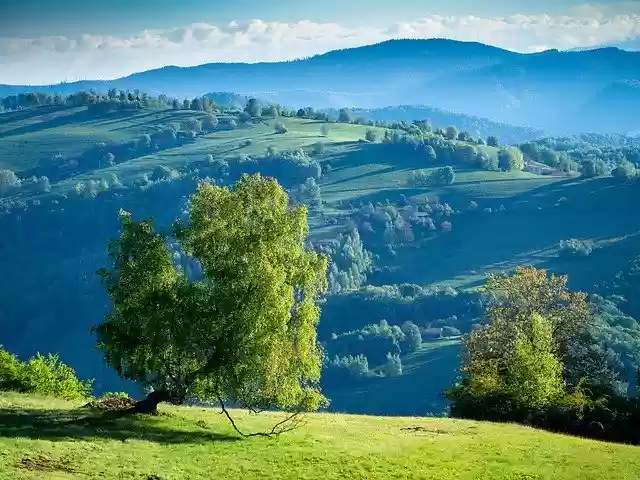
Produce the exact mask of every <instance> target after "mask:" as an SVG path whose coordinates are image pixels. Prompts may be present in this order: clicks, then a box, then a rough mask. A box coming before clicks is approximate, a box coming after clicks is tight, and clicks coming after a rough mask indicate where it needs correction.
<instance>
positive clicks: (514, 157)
mask: <svg viewBox="0 0 640 480" xmlns="http://www.w3.org/2000/svg"><path fill="white" fill-rule="evenodd" d="M498 163H499V165H500V169H502V170H504V171H506V172H511V171H520V170H522V169H524V156H523V155H522V151H521V150H520V149H519V148H517V147H506V148H501V149H500V151H499V152H498Z"/></svg>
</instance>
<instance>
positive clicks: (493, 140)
mask: <svg viewBox="0 0 640 480" xmlns="http://www.w3.org/2000/svg"><path fill="white" fill-rule="evenodd" d="M499 145H500V142H499V141H498V137H496V136H494V135H489V136H488V137H487V146H489V147H498V146H499Z"/></svg>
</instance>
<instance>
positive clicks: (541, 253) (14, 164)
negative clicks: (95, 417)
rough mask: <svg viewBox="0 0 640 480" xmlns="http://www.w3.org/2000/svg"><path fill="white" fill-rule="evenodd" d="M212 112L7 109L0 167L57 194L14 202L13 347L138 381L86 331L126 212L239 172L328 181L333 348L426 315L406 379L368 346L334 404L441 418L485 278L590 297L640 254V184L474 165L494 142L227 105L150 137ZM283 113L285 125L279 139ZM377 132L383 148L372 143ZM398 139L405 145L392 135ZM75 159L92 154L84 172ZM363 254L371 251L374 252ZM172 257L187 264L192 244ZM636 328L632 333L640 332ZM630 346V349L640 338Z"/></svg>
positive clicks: (6, 288) (10, 224)
mask: <svg viewBox="0 0 640 480" xmlns="http://www.w3.org/2000/svg"><path fill="white" fill-rule="evenodd" d="M203 115H205V114H204V112H199V111H193V110H173V109H164V110H150V109H143V110H141V111H134V112H117V113H111V114H108V115H97V116H96V115H88V114H87V112H86V110H85V109H84V107H73V108H57V107H39V108H36V109H28V110H23V111H17V112H9V113H5V114H3V115H2V116H1V117H0V121H1V123H0V129H1V130H0V152H2V153H0V170H2V169H5V168H8V169H11V170H13V171H14V172H15V173H16V174H17V175H18V176H19V177H20V178H22V179H24V178H25V177H27V176H28V175H31V174H34V172H36V173H37V174H38V175H43V174H47V176H48V178H49V180H50V183H51V184H50V190H51V191H45V190H35V191H34V190H30V189H25V188H21V189H20V190H18V191H17V193H15V194H11V195H9V196H7V197H6V198H4V199H2V200H1V201H0V207H1V208H0V212H2V213H3V214H2V215H0V229H1V230H2V232H3V235H2V236H0V256H1V258H2V259H3V265H2V272H3V275H1V276H0V304H2V305H3V306H4V307H3V311H2V315H3V318H2V322H1V323H0V337H1V338H2V344H3V345H4V346H5V347H6V348H8V349H9V350H10V351H12V352H14V353H16V354H18V355H19V356H21V357H28V356H30V355H33V354H35V353H36V352H37V351H41V352H60V354H61V358H62V359H63V360H64V361H65V362H67V363H69V364H71V365H74V367H75V368H76V370H77V372H78V374H79V376H81V377H83V378H96V379H97V382H96V389H97V392H102V391H114V390H123V389H127V390H129V391H132V392H135V391H136V390H135V388H134V387H132V386H131V385H130V384H127V383H124V382H122V381H120V380H119V379H117V378H116V376H115V374H114V373H113V372H112V371H110V370H108V369H107V368H106V367H105V366H104V365H103V363H102V360H101V358H100V356H99V354H98V353H97V352H96V351H95V349H94V339H93V337H92V336H91V335H90V333H89V331H88V329H89V327H91V326H92V325H95V324H96V323H98V322H99V321H100V320H101V319H102V318H103V317H104V315H105V314H106V312H107V311H108V308H109V302H108V299H107V297H106V295H105V292H104V290H103V288H102V287H101V285H100V283H99V280H98V278H97V276H96V275H95V272H96V270H98V269H99V268H101V267H103V266H104V265H105V262H106V246H107V243H108V241H109V240H110V239H111V238H113V237H114V236H116V235H117V233H118V219H117V213H118V211H119V209H120V208H124V209H126V210H128V211H130V212H131V213H132V214H133V216H134V217H135V218H145V217H153V218H154V219H155V221H156V223H157V224H158V226H159V227H160V228H165V227H167V226H169V225H170V224H171V222H172V221H173V220H175V219H176V218H179V217H181V216H182V215H184V211H185V209H186V200H187V199H188V197H189V196H190V195H191V194H192V193H193V192H194V190H195V187H196V185H197V183H198V181H199V180H201V179H203V178H209V179H214V180H215V181H216V182H218V183H222V184H229V183H231V182H233V181H234V180H235V179H237V178H239V176H240V174H241V173H243V172H255V171H259V172H262V173H263V174H266V175H273V176H275V177H276V178H277V179H278V180H279V181H280V182H281V183H282V184H283V185H285V187H286V188H287V189H288V190H289V191H290V193H291V195H292V196H295V195H299V194H300V192H301V189H300V186H301V184H303V182H305V180H306V179H307V178H314V179H315V180H314V183H315V185H316V186H317V187H319V188H318V189H317V191H316V194H317V195H318V196H319V199H320V201H319V202H318V197H316V198H315V199H309V198H306V199H304V202H307V203H309V204H310V205H311V209H310V226H311V241H312V242H313V244H314V246H316V247H318V248H319V247H327V248H330V249H333V250H330V253H331V255H332V258H334V259H335V261H336V265H338V264H340V265H339V268H338V271H337V272H333V273H332V275H331V278H330V280H331V282H330V283H331V286H332V291H331V294H330V295H329V296H328V297H327V299H326V301H325V303H324V304H323V307H322V311H323V313H322V318H321V322H320V325H319V335H320V340H321V341H322V342H323V343H324V345H325V347H326V348H327V351H328V352H329V354H330V359H332V358H333V357H334V356H340V357H345V356H347V355H355V354H364V353H365V352H363V351H356V350H355V348H356V347H354V344H353V343H349V342H350V341H351V340H350V339H351V338H357V337H358V335H359V334H358V331H359V330H361V329H364V328H366V327H367V326H371V325H378V324H380V323H381V321H383V320H386V321H387V322H388V323H389V324H390V325H393V326H401V325H403V324H404V322H407V321H410V322H413V323H414V324H415V325H417V327H418V328H420V329H421V331H422V333H423V334H424V336H423V339H422V341H421V345H419V346H418V348H417V349H415V351H408V350H406V349H404V350H400V349H398V348H399V347H398V345H391V346H390V347H391V348H396V349H398V353H399V355H400V356H401V359H402V362H403V373H402V375H399V376H397V377H392V376H385V375H383V374H382V372H384V371H385V365H384V362H385V356H384V355H385V354H386V353H387V351H384V352H382V355H380V353H381V352H379V351H372V352H371V353H368V357H369V358H368V361H369V366H368V370H367V375H365V376H363V377H362V378H358V379H351V378H349V379H347V380H345V379H344V378H340V377H339V375H338V376H336V377H335V378H333V379H332V377H331V375H327V377H326V381H325V384H324V385H323V387H324V389H325V391H326V393H327V395H328V396H329V397H330V398H331V399H332V400H333V403H332V407H331V408H332V409H335V410H336V411H342V412H350V413H367V414H385V415H390V414H398V415H422V414H428V413H430V414H438V413H441V412H442V411H443V410H444V408H445V402H444V399H443V397H442V395H441V392H442V390H443V389H444V388H446V387H447V386H448V385H450V384H451V383H452V382H453V381H454V379H455V376H456V369H457V366H458V359H457V354H458V346H457V341H456V340H455V337H456V336H457V335H459V334H460V333H464V332H466V331H469V329H470V328H471V325H472V324H473V323H475V322H478V321H479V318H480V317H481V316H482V315H483V309H482V302H481V299H479V298H478V296H477V294H475V293H474V292H473V289H474V288H475V287H477V286H478V285H479V284H481V283H482V282H483V280H484V278H485V277H486V274H487V273H488V272H492V271H496V270H508V269H511V268H513V267H515V266H516V265H519V264H533V265H537V266H541V267H544V268H548V269H550V270H552V271H554V272H558V273H563V274H564V273H567V274H569V275H570V285H571V287H572V288H581V289H585V290H586V291H588V292H590V293H592V292H595V291H596V286H597V285H599V284H600V283H602V282H604V281H607V280H609V279H611V278H612V277H613V276H614V275H615V274H616V273H617V272H618V271H620V270H621V269H623V268H624V267H625V265H626V264H627V262H628V261H629V259H630V258H632V257H633V256H634V255H638V254H640V245H639V244H638V242H637V235H638V233H639V232H640V217H638V215H637V211H636V210H637V204H638V199H639V198H640V191H639V190H638V188H637V184H634V183H632V182H626V183H625V182H618V181H615V180H614V179H612V178H611V177H601V178H593V179H582V178H578V177H576V176H560V175H549V176H545V175H537V174H534V173H529V172H524V171H507V172H502V171H489V170H486V169H481V168H479V166H478V164H477V162H478V161H479V160H482V161H483V162H488V163H491V162H497V159H498V154H499V149H498V148H496V147H488V146H485V145H476V144H472V143H470V142H469V141H458V140H450V141H449V140H447V141H445V140H444V139H443V137H442V136H441V135H438V134H436V133H433V132H431V133H429V132H426V131H425V132H420V136H421V137H420V138H421V139H422V140H421V141H425V142H432V143H433V145H435V146H436V147H438V155H439V156H440V158H436V159H433V158H430V157H429V155H428V153H427V149H425V148H422V147H421V148H415V147H414V144H412V143H411V141H407V142H405V141H404V140H403V138H404V137H403V136H404V135H405V134H406V132H404V131H400V130H393V129H391V128H388V129H387V128H382V127H368V126H365V125H356V124H346V123H325V122H323V121H317V120H311V119H308V118H297V117H281V118H279V119H278V120H275V119H273V118H268V117H262V118H260V119H254V120H252V121H248V122H244V123H242V122H238V125H237V126H236V127H235V128H231V127H229V125H230V121H231V120H233V119H235V118H237V116H236V114H234V113H231V112H229V111H226V112H218V113H217V118H218V120H219V126H218V127H216V128H215V129H213V130H212V131H206V132H204V131H203V132H201V133H199V134H198V135H196V136H194V137H193V138H191V139H189V140H188V141H186V140H185V141H182V140H181V141H176V142H173V143H171V144H170V145H164V144H162V145H160V144H158V145H156V144H155V143H154V142H155V141H156V140H155V139H156V137H155V135H156V134H157V133H158V132H159V131H160V130H162V129H164V128H165V127H166V126H167V125H169V124H174V123H178V124H181V125H184V124H187V123H192V120H193V118H194V117H200V116H203ZM276 122H279V123H281V124H282V125H283V126H284V127H285V129H286V133H285V134H276V133H275V132H274V125H275V124H276ZM158 128H160V130H158ZM180 128H183V127H182V126H180ZM323 128H327V130H326V131H325V132H323V131H322V129H323ZM369 129H371V130H372V132H374V133H375V134H376V135H377V138H376V139H375V140H376V142H375V143H373V142H367V141H364V140H363V138H364V137H365V136H366V135H367V131H368V130H369ZM162 131H164V130H162ZM385 132H387V133H389V134H390V135H391V137H394V136H397V137H398V138H397V139H395V140H394V138H391V139H390V140H389V141H388V142H387V143H382V142H381V139H383V138H384V135H385ZM146 135H148V136H149V137H151V138H152V140H150V141H148V140H147V139H146ZM406 135H409V134H406ZM407 138H408V137H407ZM412 138H413V137H412ZM416 138H417V134H416ZM142 140H144V141H142ZM158 141H160V140H158ZM585 141H586V140H585ZM594 141H596V140H594ZM603 141H604V140H603ZM95 142H105V143H106V146H105V147H104V148H102V149H99V150H98V153H99V154H100V155H98V161H97V162H96V161H94V160H95V159H93V157H91V158H89V157H86V156H85V157H83V156H82V155H83V152H86V149H87V148H89V149H90V150H89V151H90V152H94V150H93V146H92V145H93V144H94V143H95ZM131 142H133V143H131ZM394 142H395V143H394ZM439 145H440V146H439ZM125 147H126V148H125ZM134 147H135V148H134ZM441 147H442V148H441ZM111 152H116V155H114V159H113V161H112V162H111V164H110V165H107V164H105V163H103V160H102V159H104V158H105V157H108V155H107V154H108V153H111ZM119 152H121V153H122V155H123V156H120V153H119ZM292 152H293V153H292ZM58 154H60V155H61V157H58V156H57V155H58ZM209 155H210V156H211V157H209ZM60 158H62V160H60ZM78 158H79V159H80V160H82V159H89V160H91V162H88V160H87V162H85V163H83V162H82V161H81V162H80V163H79V166H78V162H76V160H77V159H78ZM60 161H62V163H60ZM56 162H57V163H56ZM70 164H74V165H76V167H73V168H67V166H68V165H70ZM444 165H453V170H454V173H455V179H453V181H452V183H451V184H429V185H424V184H416V183H415V182H414V176H415V174H416V172H422V173H423V174H424V175H426V176H427V177H428V178H431V177H430V176H433V175H435V174H437V173H438V172H439V171H440V170H441V169H442V167H443V166H444ZM57 173H60V175H59V176H56V175H57ZM25 183H27V182H26V181H25ZM621 199H624V201H621ZM318 203H320V204H321V207H322V208H320V209H318V208H316V207H317V204H318ZM369 203H371V205H369ZM314 205H316V206H314ZM391 215H393V217H394V218H391ZM576 218H582V219H588V221H576V220H575V219H576ZM427 219H428V220H427ZM429 221H431V225H430V224H429ZM389 223H391V224H392V225H393V227H394V228H388V225H389ZM350 225H351V226H353V225H355V226H356V227H357V228H358V231H359V232H360V233H359V237H358V238H347V237H345V235H348V234H349V228H350V227H349V226H350ZM407 225H408V226H407ZM570 238H577V239H582V240H585V241H591V242H593V246H594V250H593V253H592V254H591V255H590V256H589V257H587V258H572V259H566V258H563V257H562V256H561V249H560V242H561V241H563V240H567V239H570ZM336 244H337V245H338V246H337V247H336ZM341 249H342V250H344V251H351V252H355V254H354V255H355V256H356V257H358V256H359V260H358V261H360V260H362V265H355V260H354V262H353V263H348V262H347V263H345V264H341V263H340V262H341V256H340V252H341ZM365 250H366V251H368V252H371V253H370V254H369V255H370V256H369V257H368V258H369V259H368V260H366V258H364V257H367V255H366V254H365V253H364V251H365ZM175 255H176V258H177V259H178V260H177V261H180V262H182V263H181V265H182V264H184V265H185V268H191V267H190V265H189V262H188V259H187V260H185V259H184V258H183V257H182V256H181V253H180V252H178V251H176V252H175ZM356 267H357V268H356ZM358 268H362V270H361V271H357V272H356V274H354V273H353V272H354V270H358ZM344 272H349V274H346V273H344ZM630 321H631V322H633V323H632V325H635V320H633V319H630ZM434 328H435V329H436V330H437V329H440V328H448V329H449V330H448V331H449V335H448V336H449V337H452V338H451V339H446V338H445V339H442V338H437V339H429V338H427V334H428V332H429V331H430V330H431V329H434ZM634 328H635V327H634ZM634 328H630V329H629V330H628V332H627V331H626V330H625V335H629V338H632V339H635V338H636V337H637V330H638V329H637V328H635V329H634ZM456 331H457V333H456ZM354 332H355V333H354ZM332 334H336V335H337V336H338V335H340V336H341V337H339V341H335V340H334V339H333V336H332ZM349 335H351V336H349ZM625 338H627V337H625ZM620 345H624V348H627V347H628V348H629V349H631V350H633V348H632V347H633V345H634V344H633V343H632V342H631V341H627V340H625V341H624V342H622V341H618V343H617V344H616V348H618V347H619V346H620ZM385 348H386V346H385ZM402 348H404V347H402ZM620 348H622V347H620ZM625 352H626V350H625ZM625 355H626V353H625ZM623 358H624V359H625V362H626V363H625V368H626V370H625V372H626V373H625V375H627V377H626V378H627V380H630V376H631V375H632V374H633V372H634V371H635V370H633V368H634V365H636V363H634V362H636V360H635V359H634V358H635V357H633V355H632V354H629V356H624V357H623ZM137 393H139V392H137ZM407 399H412V400H411V401H408V400H407ZM365 400H366V401H365Z"/></svg>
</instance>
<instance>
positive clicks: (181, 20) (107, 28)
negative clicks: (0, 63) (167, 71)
mask: <svg viewBox="0 0 640 480" xmlns="http://www.w3.org/2000/svg"><path fill="white" fill-rule="evenodd" d="M585 3H586V2H585V1H584V0H491V1H479V0H455V1H452V0H397V1H390V0H321V1H318V0H292V1H288V0H271V1H269V0H187V1H177V0H93V1H92V0H63V1H56V0H0V5H1V7H0V12H1V13H2V14H1V15H0V36H5V37H14V36H27V37H38V36H42V35H44V36H49V35H78V34H84V33H89V34H98V35H130V34H134V33H136V32H138V31H140V30H143V29H146V28H153V29H159V28H173V27H178V26H183V25H186V24H190V23H195V22H205V23H228V22H231V21H232V20H251V19H261V20H265V21H283V22H295V21H299V20H312V21H315V22H339V23H341V24H343V25H347V26H362V25H383V24H386V23H388V22H397V21H403V20H409V19H411V18H415V17H419V16H423V15H429V14H440V15H458V16H459V15H477V16H484V17H495V16H507V15H513V14H536V13H547V14H555V13H559V12H563V11H566V10H567V9H569V8H571V7H575V6H578V5H582V4H585ZM598 3H599V4H616V3H619V2H616V0H600V1H599V2H598Z"/></svg>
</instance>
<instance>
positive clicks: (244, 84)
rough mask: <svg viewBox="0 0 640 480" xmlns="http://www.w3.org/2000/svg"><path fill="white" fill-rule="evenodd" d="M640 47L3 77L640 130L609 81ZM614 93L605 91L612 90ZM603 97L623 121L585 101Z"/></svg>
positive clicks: (629, 65) (405, 44) (489, 50)
mask: <svg viewBox="0 0 640 480" xmlns="http://www.w3.org/2000/svg"><path fill="white" fill-rule="evenodd" d="M639 58H640V53H639V52H627V51H623V50H619V49H617V48H602V49H597V50H586V51H579V52H559V51H556V50H550V51H545V52H541V53H535V54H518V53H514V52H509V51H506V50H502V49H499V48H495V47H491V46H487V45H483V44H478V43H471V42H456V41H452V40H440V39H431V40H392V41H388V42H383V43H381V44H377V45H371V46H366V47H360V48H354V49H347V50H342V51H334V52H329V53H327V54H324V55H318V56H315V57H312V58H308V59H302V60H297V61H291V62H281V63H257V64H233V63H224V64H223V63H211V64H206V65H201V66H197V67H188V68H179V67H164V68H161V69H157V70H151V71H147V72H142V73H137V74H134V75H131V76H129V77H125V78H121V79H118V80H114V81H108V82H105V81H95V82H91V81H84V82H78V83H69V84H61V85H55V86H46V87H27V86H10V85H3V86H0V96H6V95H10V94H15V93H19V92H24V91H27V90H34V89H39V90H45V91H61V92H71V91H77V90H84V89H89V88H94V89H96V90H100V91H106V89H108V88H111V87H114V88H120V89H141V90H144V91H148V92H150V93H165V94H171V95H176V96H190V97H192V96H195V95H203V94H205V93H207V92H210V91H212V89H215V90H216V91H233V92H238V93H240V94H244V95H251V96H258V97H260V98H264V99H266V100H269V101H274V102H278V103H281V104H283V105H298V106H299V105H311V106H313V107H316V108H341V107H343V106H353V107H358V108H382V107H386V106H389V105H402V104H405V105H406V104H414V105H415V104H419V105H429V106H431V107H435V108H440V109H445V110H450V111H453V112H459V113H464V114H468V115H474V116H479V117H486V118H489V119H491V120H493V121H498V122H503V123H509V124H514V125H525V126H528V127H536V128H541V129H545V130H549V131H551V132H553V133H575V132H577V131H593V132H613V131H616V129H619V130H620V131H621V132H622V133H626V132H632V131H635V130H637V128H638V123H637V119H636V118H635V117H634V116H632V115H629V114H627V113H626V112H625V111H624V110H621V109H620V106H619V105H618V103H617V102H616V101H615V99H613V100H611V101H609V100H607V98H608V95H607V94H606V91H607V89H610V88H612V85H615V84H616V83H617V82H621V81H629V80H638V79H640V61H639ZM603 92H605V93H603ZM598 98H599V102H600V103H601V106H602V107H603V108H605V109H609V110H610V111H611V112H612V115H614V116H617V117H618V119H619V120H618V123H617V124H616V125H615V126H612V125H610V124H609V123H608V122H607V121H604V120H601V119H600V117H598V116H588V117H587V118H583V117H582V115H581V112H582V109H583V108H584V107H585V105H587V104H588V103H589V102H593V101H596V99H598Z"/></svg>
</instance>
